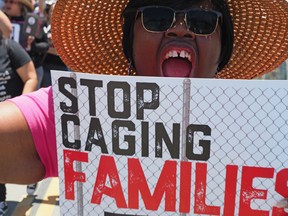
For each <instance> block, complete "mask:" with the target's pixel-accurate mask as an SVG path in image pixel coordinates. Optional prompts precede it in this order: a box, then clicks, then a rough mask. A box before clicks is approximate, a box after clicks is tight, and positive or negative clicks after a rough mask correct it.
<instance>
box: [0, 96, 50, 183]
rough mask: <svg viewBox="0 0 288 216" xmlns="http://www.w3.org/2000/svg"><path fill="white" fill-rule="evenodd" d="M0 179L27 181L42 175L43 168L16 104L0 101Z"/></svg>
mask: <svg viewBox="0 0 288 216" xmlns="http://www.w3.org/2000/svg"><path fill="white" fill-rule="evenodd" d="M0 110H1V111H0V164H1V166H0V173H1V175H0V182H3V183H16V184H31V183H35V182H37V181H39V180H41V179H43V177H44V175H45V168H44V166H43V164H42V163H41V161H40V159H39V156H38V154H37V152H36V149H35V146H34V142H33V139H32V136H31V132H30V130H29V127H28V125H27V123H26V120H25V118H24V116H23V115H22V113H21V112H20V110H19V109H18V107H17V106H16V105H15V104H13V103H11V102H9V101H7V102H1V103H0Z"/></svg>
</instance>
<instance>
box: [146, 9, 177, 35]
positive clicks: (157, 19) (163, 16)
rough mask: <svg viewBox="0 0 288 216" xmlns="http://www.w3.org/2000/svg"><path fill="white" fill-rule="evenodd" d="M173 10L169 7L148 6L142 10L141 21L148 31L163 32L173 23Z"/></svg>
mask: <svg viewBox="0 0 288 216" xmlns="http://www.w3.org/2000/svg"><path fill="white" fill-rule="evenodd" d="M173 19H174V11H173V10H171V9H169V8H162V7H151V8H150V7H148V8H145V9H144V10H143V11H142V22H143V25H144V27H145V28H146V29H147V30H148V31H152V32H163V31H166V30H167V29H169V28H170V27H171V25H172V23H173Z"/></svg>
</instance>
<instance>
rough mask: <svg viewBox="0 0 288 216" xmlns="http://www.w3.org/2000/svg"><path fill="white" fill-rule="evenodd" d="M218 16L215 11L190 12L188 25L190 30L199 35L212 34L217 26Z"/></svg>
mask: <svg viewBox="0 0 288 216" xmlns="http://www.w3.org/2000/svg"><path fill="white" fill-rule="evenodd" d="M217 21H218V16H217V14H216V13H214V12H213V11H189V12H188V13H187V25H188V27H189V30H190V31H192V32H194V33H195V34H199V35H208V34H212V33H213V32H214V30H215V28H216V26H217Z"/></svg>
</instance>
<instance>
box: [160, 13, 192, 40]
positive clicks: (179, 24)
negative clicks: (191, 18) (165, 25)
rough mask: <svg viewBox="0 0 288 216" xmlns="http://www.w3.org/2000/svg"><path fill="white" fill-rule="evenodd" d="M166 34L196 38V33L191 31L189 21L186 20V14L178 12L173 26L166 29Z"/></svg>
mask: <svg viewBox="0 0 288 216" xmlns="http://www.w3.org/2000/svg"><path fill="white" fill-rule="evenodd" d="M165 34H166V36H169V37H185V38H192V39H194V38H195V34H194V33H193V32H191V31H189V28H188V26H187V23H186V21H185V15H184V14H181V15H180V14H177V15H176V17H175V22H174V23H173V26H172V27H171V28H170V29H168V30H167V31H166V33H165Z"/></svg>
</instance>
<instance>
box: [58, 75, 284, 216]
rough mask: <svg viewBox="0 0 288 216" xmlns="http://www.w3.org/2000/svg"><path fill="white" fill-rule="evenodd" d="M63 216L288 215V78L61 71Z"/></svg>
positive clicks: (59, 92)
mask: <svg viewBox="0 0 288 216" xmlns="http://www.w3.org/2000/svg"><path fill="white" fill-rule="evenodd" d="M52 77H53V95H54V96H53V97H54V109H55V120H56V135H57V151H58V152H57V153H58V164H59V165H58V168H59V177H60V209H61V214H62V215H67V214H68V215H267V216H268V215H287V214H288V213H287V212H285V210H284V209H283V208H278V207H276V203H277V202H278V201H280V200H282V199H283V197H288V168H287V167H288V109H287V108H288V82H287V81H263V80H249V81H248V80H246V81H245V80H216V79H185V78H163V77H139V76H138V77H137V76H135V77H134V76H107V75H106V76H105V75H92V74H84V73H72V72H59V71H53V73H52Z"/></svg>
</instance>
